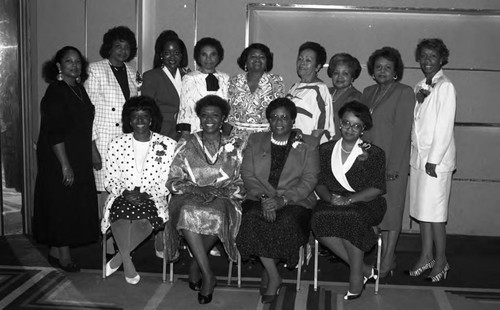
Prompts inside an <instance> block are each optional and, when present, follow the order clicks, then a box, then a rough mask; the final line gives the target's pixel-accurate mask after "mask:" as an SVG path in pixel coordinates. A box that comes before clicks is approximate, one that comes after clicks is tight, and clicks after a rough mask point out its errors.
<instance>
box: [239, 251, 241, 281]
mask: <svg viewBox="0 0 500 310" xmlns="http://www.w3.org/2000/svg"><path fill="white" fill-rule="evenodd" d="M238 288H241V255H240V253H239V252H238Z"/></svg>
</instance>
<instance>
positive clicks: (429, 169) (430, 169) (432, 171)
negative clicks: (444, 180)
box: [425, 163, 438, 178]
mask: <svg viewBox="0 0 500 310" xmlns="http://www.w3.org/2000/svg"><path fill="white" fill-rule="evenodd" d="M425 173H427V174H428V175H429V176H431V177H433V178H437V177H438V176H437V174H436V164H431V163H426V164H425Z"/></svg>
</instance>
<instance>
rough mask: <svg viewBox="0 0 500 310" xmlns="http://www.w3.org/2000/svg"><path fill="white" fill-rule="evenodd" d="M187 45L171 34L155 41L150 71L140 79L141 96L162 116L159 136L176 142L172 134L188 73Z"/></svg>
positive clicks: (175, 136)
mask: <svg viewBox="0 0 500 310" xmlns="http://www.w3.org/2000/svg"><path fill="white" fill-rule="evenodd" d="M187 65H188V54H187V49H186V45H184V42H182V40H181V39H180V38H179V37H178V36H177V34H176V33H175V32H174V31H172V30H166V31H163V32H162V33H161V34H160V35H159V36H158V39H156V43H155V56H154V61H153V69H151V70H149V71H147V72H145V73H144V75H143V77H142V78H143V83H142V87H141V94H142V95H144V96H148V97H151V98H153V99H154V100H155V102H156V104H157V105H158V107H159V108H160V111H161V113H162V115H163V123H162V125H161V132H160V133H161V134H163V135H166V136H168V137H170V138H172V139H175V140H178V139H179V136H178V134H177V132H176V130H175V126H176V124H177V113H178V112H179V96H180V93H181V88H182V77H183V76H184V75H185V74H186V73H188V72H189V69H188V68H186V67H187Z"/></svg>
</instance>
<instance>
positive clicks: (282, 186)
mask: <svg viewBox="0 0 500 310" xmlns="http://www.w3.org/2000/svg"><path fill="white" fill-rule="evenodd" d="M302 137H303V140H304V143H302V145H301V146H299V147H297V148H293V147H292V149H291V150H290V153H289V154H288V158H287V160H286V163H285V166H284V168H283V172H282V173H281V176H280V180H279V183H278V188H277V189H274V188H273V187H272V185H271V184H270V183H269V182H268V179H269V174H270V170H271V132H259V133H254V134H252V135H250V137H249V139H248V144H247V147H246V148H245V151H244V152H243V163H242V166H241V177H242V179H243V182H244V184H245V188H246V190H247V196H246V197H247V199H250V200H259V199H260V197H261V196H262V194H266V195H267V196H268V197H274V196H285V197H286V199H287V200H288V203H289V204H294V205H300V206H303V207H305V208H308V209H311V208H312V207H314V205H316V195H315V193H314V188H315V186H316V183H317V182H318V174H319V151H318V143H319V140H318V139H316V138H314V137H312V136H309V135H304V134H302Z"/></svg>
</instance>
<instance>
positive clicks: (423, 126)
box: [409, 39, 456, 282]
mask: <svg viewBox="0 0 500 310" xmlns="http://www.w3.org/2000/svg"><path fill="white" fill-rule="evenodd" d="M449 55H450V52H449V50H448V48H447V47H446V45H445V44H444V43H443V41H442V40H441V39H423V40H422V41H420V43H419V44H418V45H417V49H416V51H415V59H416V61H418V62H419V63H420V69H422V72H423V73H424V75H425V79H423V80H422V81H420V82H419V83H418V84H417V85H416V86H415V93H416V94H417V95H416V96H417V105H416V106H415V113H414V123H413V130H412V139H411V140H412V141H411V161H410V164H411V174H410V176H411V177H410V215H411V217H413V218H414V219H416V220H417V221H419V223H420V236H421V237H422V250H421V253H420V258H419V259H418V261H417V262H416V263H415V266H414V267H413V268H412V270H410V271H409V274H410V276H413V277H416V276H419V275H421V274H422V273H423V272H424V271H425V270H427V269H430V268H432V271H431V272H430V274H429V276H428V278H429V280H431V281H432V282H439V281H441V280H442V279H443V278H444V279H446V274H447V273H448V271H449V270H450V265H449V264H448V261H447V260H446V221H447V220H448V201H449V197H450V190H451V177H452V173H453V170H455V167H456V159H455V156H456V150H455V139H454V137H453V135H454V134H453V126H454V123H455V110H456V93H455V87H454V86H453V84H452V83H451V81H450V80H449V79H448V77H447V76H446V75H444V73H443V70H442V67H443V66H444V65H446V64H447V63H448V57H449ZM433 246H434V247H435V248H436V253H435V255H433V254H432V247H433Z"/></svg>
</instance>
